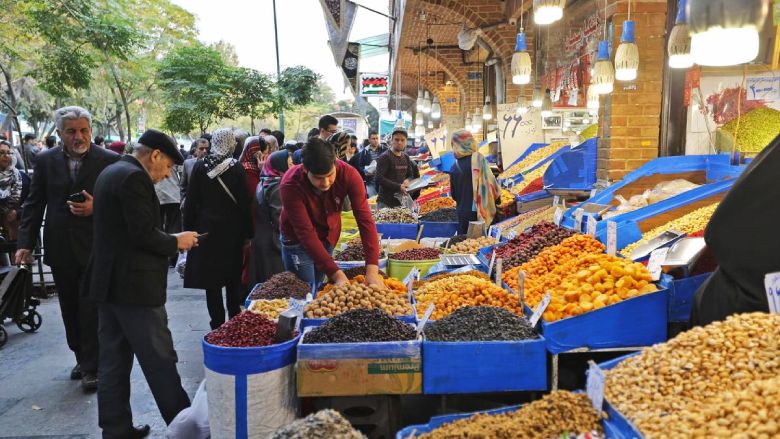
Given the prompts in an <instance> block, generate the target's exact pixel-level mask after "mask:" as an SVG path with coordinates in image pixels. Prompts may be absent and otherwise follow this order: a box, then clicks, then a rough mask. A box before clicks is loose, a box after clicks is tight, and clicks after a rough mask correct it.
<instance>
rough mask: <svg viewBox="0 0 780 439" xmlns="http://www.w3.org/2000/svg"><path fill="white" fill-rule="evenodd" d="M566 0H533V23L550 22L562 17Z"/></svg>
mask: <svg viewBox="0 0 780 439" xmlns="http://www.w3.org/2000/svg"><path fill="white" fill-rule="evenodd" d="M564 6H566V0H534V23H536V24H550V23H554V22H556V21H558V20H560V19H561V18H563V7H564Z"/></svg>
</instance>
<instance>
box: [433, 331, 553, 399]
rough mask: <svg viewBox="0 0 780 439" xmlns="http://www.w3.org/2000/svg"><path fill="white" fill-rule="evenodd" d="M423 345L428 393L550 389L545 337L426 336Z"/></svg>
mask: <svg viewBox="0 0 780 439" xmlns="http://www.w3.org/2000/svg"><path fill="white" fill-rule="evenodd" d="M422 349H423V393H425V394H454V393H488V392H514V391H530V390H546V389H547V352H546V350H545V341H544V338H542V337H540V338H538V339H535V340H518V341H485V342H477V341H475V342H435V341H427V340H424V341H423V347H422ZM507 365H511V367H507Z"/></svg>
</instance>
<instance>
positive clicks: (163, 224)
mask: <svg viewBox="0 0 780 439" xmlns="http://www.w3.org/2000/svg"><path fill="white" fill-rule="evenodd" d="M160 228H161V229H162V231H163V232H165V233H168V234H170V235H172V234H174V233H179V232H181V229H182V222H181V204H180V203H168V204H160ZM177 259H178V255H177V256H174V257H173V258H171V260H170V265H171V267H173V266H174V265H176V260H177Z"/></svg>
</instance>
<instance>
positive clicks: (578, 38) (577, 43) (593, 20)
mask: <svg viewBox="0 0 780 439" xmlns="http://www.w3.org/2000/svg"><path fill="white" fill-rule="evenodd" d="M599 30H601V26H600V25H599V14H598V13H596V14H593V15H591V16H590V17H588V18H586V19H585V22H584V23H583V26H582V28H580V29H578V30H577V31H575V32H574V33H572V34H571V35H569V36H568V37H567V38H566V42H565V44H564V46H563V47H564V50H565V51H566V53H573V52H576V51H578V50H580V48H582V47H583V46H586V45H587V44H588V40H589V39H590V38H591V37H593V35H594V34H597V33H598V32H599Z"/></svg>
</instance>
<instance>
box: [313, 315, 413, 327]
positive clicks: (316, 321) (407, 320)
mask: <svg viewBox="0 0 780 439" xmlns="http://www.w3.org/2000/svg"><path fill="white" fill-rule="evenodd" d="M395 318H397V319H398V320H400V321H402V322H405V323H411V324H413V325H416V324H417V313H415V312H413V313H412V314H410V315H406V316H395ZM327 321H328V319H327V318H321V319H310V318H305V317H304V318H303V319H301V329H302V330H303V329H306V328H315V327H317V326H322V325H323V324H324V323H325V322H327Z"/></svg>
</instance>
